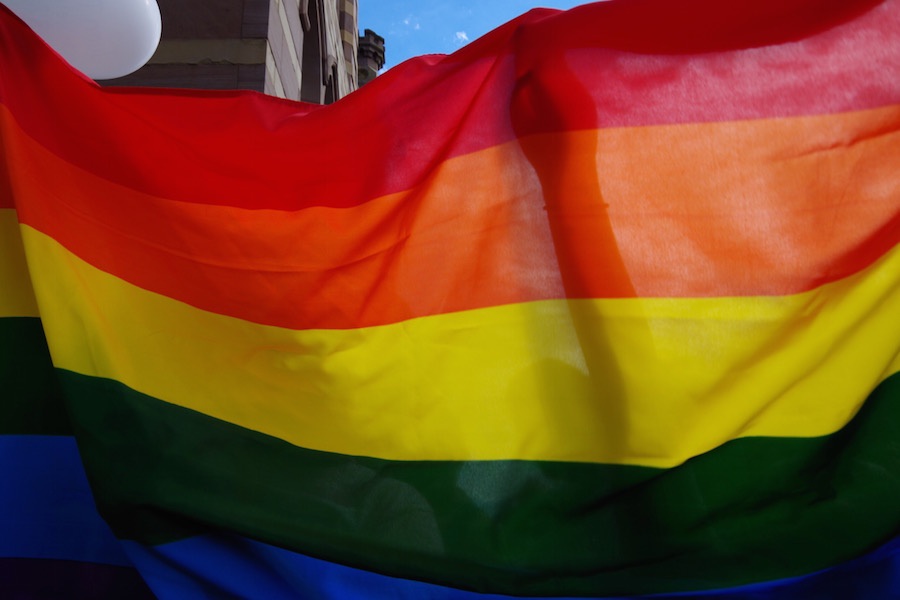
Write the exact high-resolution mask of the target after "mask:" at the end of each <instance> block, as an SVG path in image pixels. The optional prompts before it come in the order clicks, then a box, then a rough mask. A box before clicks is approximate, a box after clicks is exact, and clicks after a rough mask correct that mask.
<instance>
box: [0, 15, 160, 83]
mask: <svg viewBox="0 0 900 600" xmlns="http://www.w3.org/2000/svg"><path fill="white" fill-rule="evenodd" d="M0 1H2V2H3V3H4V4H6V6H8V7H9V8H10V9H11V10H12V11H13V12H14V13H16V14H17V15H18V16H19V17H20V18H21V19H22V20H23V21H25V22H26V23H28V25H29V26H30V27H31V28H32V29H33V30H34V31H35V32H37V34H38V35H40V36H41V37H42V38H44V40H45V41H46V42H47V43H48V44H49V45H50V46H51V47H52V48H53V49H54V50H56V51H57V52H59V53H60V54H61V55H62V56H63V58H65V59H66V60H67V61H69V63H70V64H71V65H72V66H74V67H75V68H76V69H78V70H79V71H81V72H82V73H84V74H85V75H87V76H88V77H92V78H94V79H112V78H114V77H121V76H123V75H128V74H129V73H132V72H134V71H136V70H138V69H139V68H140V67H141V66H143V65H144V64H145V63H146V62H147V61H148V60H150V57H151V56H152V55H153V53H154V52H155V51H156V47H157V46H158V45H159V37H160V35H161V33H162V21H161V19H160V15H159V6H158V5H157V4H156V0H0Z"/></svg>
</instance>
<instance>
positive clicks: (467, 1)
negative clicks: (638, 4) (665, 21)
mask: <svg viewBox="0 0 900 600" xmlns="http://www.w3.org/2000/svg"><path fill="white" fill-rule="evenodd" d="M586 1H587V0H545V1H544V2H540V1H537V0H359V29H360V31H362V30H363V29H371V30H373V31H375V32H376V33H377V34H379V35H380V36H382V37H383V38H384V39H385V46H386V47H387V63H386V64H385V68H390V67H392V66H394V65H396V64H398V63H400V62H403V61H404V60H406V59H407V58H411V57H413V56H419V55H422V54H435V53H438V54H449V53H451V52H453V51H454V50H457V49H459V48H461V47H462V46H464V45H465V44H466V43H468V42H470V41H471V40H474V39H476V38H478V37H481V36H482V35H484V34H485V33H487V32H488V31H490V30H491V29H494V28H495V27H497V26H498V25H502V24H503V23H505V22H507V21H509V20H510V19H513V18H515V17H517V16H519V15H520V14H522V13H524V12H527V11H528V10H530V9H532V8H536V7H539V6H543V7H548V8H572V7H573V6H577V5H579V4H584V3H585V2H586Z"/></svg>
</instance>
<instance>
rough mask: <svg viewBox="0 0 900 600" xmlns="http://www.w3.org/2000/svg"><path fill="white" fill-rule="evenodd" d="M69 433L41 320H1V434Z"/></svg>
mask: <svg viewBox="0 0 900 600" xmlns="http://www.w3.org/2000/svg"><path fill="white" fill-rule="evenodd" d="M70 433H71V428H70V427H69V423H68V417H67V415H66V411H65V408H64V407H63V403H62V396H61V390H60V387H59V381H58V379H57V377H56V372H55V371H54V370H53V365H52V364H51V362H50V351H49V350H48V349H47V340H46V339H45V338H44V329H43V327H41V321H40V319H37V318H32V317H3V318H0V434H13V435H69V434H70Z"/></svg>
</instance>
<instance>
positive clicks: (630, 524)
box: [61, 372, 900, 595]
mask: <svg viewBox="0 0 900 600" xmlns="http://www.w3.org/2000/svg"><path fill="white" fill-rule="evenodd" d="M61 376H62V379H63V382H64V386H65V389H66V390H67V392H69V393H71V398H72V400H73V406H72V409H73V411H74V414H75V415H76V420H77V423H78V425H79V428H80V429H81V431H79V432H78V435H79V436H80V444H81V449H82V453H83V456H84V458H85V461H86V462H87V464H88V469H89V471H90V473H91V475H92V477H93V479H94V483H95V484H96V492H97V497H98V500H99V501H100V502H101V504H102V508H103V511H104V512H105V514H106V515H107V517H108V518H109V519H110V521H111V523H112V525H113V526H114V528H115V529H116V530H117V532H118V534H119V535H120V536H122V537H127V538H133V539H138V540H140V541H144V542H148V543H163V542H166V541H172V540H175V539H178V538H179V537H183V536H187V535H192V534H196V533H199V532H202V531H204V530H207V529H210V528H215V527H225V528H228V529H230V530H234V531H237V532H239V533H240V534H242V535H246V536H250V537H254V538H257V539H260V540H263V541H266V542H270V543H274V544H278V545H282V546H285V547H287V548H290V549H293V550H297V551H300V552H304V553H307V554H310V555H313V556H317V557H321V558H325V559H328V560H331V561H335V562H340V563H344V564H348V565H352V566H357V567H362V568H365V569H369V570H374V571H378V572H382V573H387V574H391V575H396V576H401V577H407V578H414V579H422V580H426V581H432V582H437V583H444V584H449V585H455V586H457V587H465V588H472V589H476V590H481V591H491V592H499V593H514V594H523V595H526V594H527V595H612V594H622V593H630V594H637V593H655V592H672V591H684V590H696V589H712V588H723V587H731V586H736V585H741V584H746V583H751V582H758V581H763V580H771V579H777V578H782V577H789V576H794V575H799V574H803V573H809V572H811V571H815V570H818V569H821V568H824V567H827V566H831V565H834V564H837V563H840V562H843V561H845V560H847V559H849V558H851V557H853V556H855V555H858V554H860V553H863V552H865V551H867V550H869V549H872V548H874V547H875V546H877V545H879V544H880V543H881V542H884V541H886V540H888V539H890V538H892V537H894V536H895V535H897V534H898V533H900V502H898V501H897V499H898V498H900V376H898V375H895V376H893V377H892V378H890V379H889V380H887V381H886V382H884V383H883V384H882V385H881V386H880V387H879V388H878V390H876V391H875V392H874V393H873V394H872V395H871V396H870V398H869V400H868V402H867V403H866V405H865V407H864V408H863V410H862V411H861V412H860V413H859V414H858V415H857V416H856V418H855V419H854V420H853V421H852V422H851V423H850V424H849V425H848V426H847V427H846V428H845V429H843V430H842V431H840V432H838V433H836V434H834V435H830V436H827V437H822V438H806V439H799V438H747V439H741V440H736V441H733V442H730V443H728V444H725V445H724V446H722V447H720V448H718V449H716V450H714V451H712V452H709V453H707V454H705V455H703V456H700V457H697V458H695V459H693V460H691V461H689V462H688V463H686V464H684V465H682V466H680V467H677V468H673V469H669V470H660V469H651V468H642V467H630V466H620V465H596V464H567V463H551V462H520V461H504V462H488V461H485V462H408V463H405V462H390V461H383V460H374V459H370V458H359V457H349V456H341V455H334V454H327V453H322V452H315V451H309V450H304V449H301V448H297V447H295V446H291V445H289V444H287V443H285V442H282V441H280V440H277V439H274V438H271V437H267V436H265V435H261V434H259V433H255V432H252V431H249V430H246V429H243V428H240V427H237V426H234V425H231V424H228V423H225V422H222V421H218V420H215V419H212V418H209V417H206V416H204V415H202V414H199V413H196V412H193V411H190V410H186V409H183V408H179V407H176V406H173V405H169V404H166V403H164V402H159V401H157V400H154V399H152V398H149V397H147V396H143V395H141V394H138V393H136V392H134V391H132V390H130V389H128V388H126V387H124V386H122V385H120V384H118V383H116V382H113V381H109V380H101V379H95V378H89V377H85V376H80V375H75V374H72V373H70V372H63V373H62V375H61ZM824 401H827V399H823V402H824ZM323 426H327V424H323Z"/></svg>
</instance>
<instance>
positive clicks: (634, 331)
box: [24, 227, 900, 467]
mask: <svg viewBox="0 0 900 600" xmlns="http://www.w3.org/2000/svg"><path fill="white" fill-rule="evenodd" d="M24 238H25V242H26V248H27V252H28V253H29V259H30V260H31V264H32V271H33V273H36V274H38V275H36V278H37V281H36V284H37V286H36V290H37V295H38V300H39V304H40V307H41V314H42V315H43V319H44V326H45V328H46V330H47V332H48V339H49V340H50V346H51V352H52V354H53V358H54V362H55V363H56V364H57V366H59V367H62V368H65V369H69V370H72V371H75V372H78V373H82V374H86V375H93V376H98V377H107V378H111V379H115V380H118V381H121V382H122V383H125V384H126V385H128V386H130V387H132V388H134V389H136V390H139V391H141V392H143V393H145V394H148V395H150V396H154V397H156V398H160V399H164V400H166V401H168V402H172V403H174V404H178V405H181V406H184V407H188V408H191V409H195V410H197V411H200V412H203V413H206V414H209V415H212V416H214V417H217V418H220V419H224V420H226V421H230V422H232V423H236V424H238V425H241V426H244V427H248V428H250V429H254V430H257V431H261V432H263V433H266V434H270V435H273V436H276V437H279V438H282V439H284V440H287V441H288V442H291V443H293V444H296V445H298V446H303V447H307V448H314V449H318V450H325V451H330V452H338V453H342V454H350V455H366V456H374V457H379V458H385V459H394V460H436V459H445V460H477V459H527V460H569V461H589V462H607V463H625V464H638V465H648V466H658V467H667V466H673V465H676V464H679V463H681V462H683V461H684V460H686V459H688V458H689V457H691V456H694V455H697V454H700V453H702V452H704V451H707V450H710V449H712V448H714V447H716V446H718V445H719V444H721V443H723V442H725V441H727V440H729V439H733V438H736V437H740V436H751V435H768V436H816V435H823V434H827V433H831V432H834V431H836V430H837V429H839V428H840V427H841V426H842V425H844V424H845V423H847V421H848V420H849V419H850V418H851V417H852V416H853V415H854V414H855V412H856V411H857V409H858V408H859V406H860V405H861V403H862V402H863V401H864V399H865V398H866V396H867V395H868V394H869V393H870V391H871V390H872V389H873V388H874V387H875V385H876V384H877V383H878V382H879V381H881V380H882V379H883V378H885V377H886V376H887V375H888V374H890V373H892V372H894V371H896V370H898V369H900V361H898V356H897V355H898V340H900V331H898V327H900V319H898V318H897V316H898V315H900V291H898V284H900V275H898V274H900V249H895V250H894V251H892V252H891V253H890V254H889V255H888V256H886V257H884V258H883V259H882V260H881V261H880V262H879V263H877V264H876V265H874V266H873V267H871V268H870V269H868V270H866V271H864V272H862V273H859V274H857V275H855V276H853V277H851V278H848V279H846V280H842V281H839V282H836V283H833V284H829V285H827V286H824V287H822V288H819V289H818V290H814V291H812V292H809V293H804V294H799V295H795V296H779V297H750V298H705V299H615V300H581V301H546V302H534V303H527V304H515V305H508V306H501V307H494V308H488V309H481V310H472V311H466V312H460V313H453V314H445V315H440V316H434V317H425V318H420V319H415V320H411V321H406V322H402V323H398V324H393V325H387V326H380V327H372V328H366V329H358V330H349V331H344V330H309V331H294V330H286V329H280V328H276V327H268V326H261V325H257V324H253V323H249V322H245V321H241V320H238V319H234V318H231V317H224V316H221V315H215V314H211V313H207V312H204V311H201V310H198V309H196V308H194V307H191V306H188V305H185V304H182V303H179V302H176V301H173V300H171V299H168V298H166V297H162V296H159V295H157V294H154V293H150V292H147V291H145V290H141V289H139V288H136V287H134V286H132V285H130V284H127V283H125V282H123V281H122V280H120V279H117V278H115V277H113V276H110V275H108V274H106V273H103V272H101V271H98V270H97V269H95V268H93V267H91V266H89V265H88V264H86V263H84V262H83V261H81V260H80V259H78V258H77V257H75V256H74V255H72V254H70V253H69V252H67V251H66V250H65V249H64V248H62V247H61V246H59V245H58V244H57V243H56V242H55V241H53V240H52V239H50V238H48V237H46V236H44V235H43V234H41V233H38V232H36V231H35V230H32V229H30V228H27V227H26V228H24Z"/></svg>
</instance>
